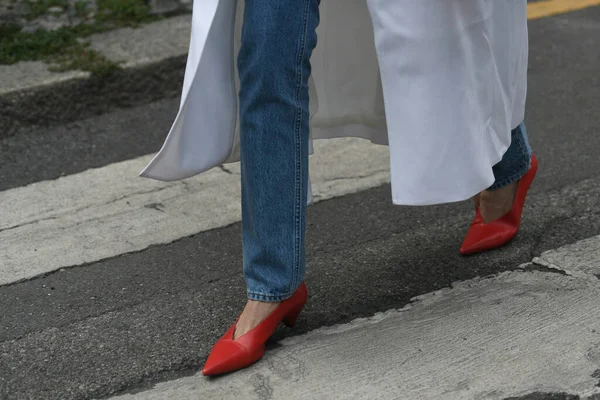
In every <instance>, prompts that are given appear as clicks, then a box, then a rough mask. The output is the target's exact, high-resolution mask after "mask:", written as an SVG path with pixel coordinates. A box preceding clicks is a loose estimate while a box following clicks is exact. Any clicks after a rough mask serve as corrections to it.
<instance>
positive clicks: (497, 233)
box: [460, 223, 517, 255]
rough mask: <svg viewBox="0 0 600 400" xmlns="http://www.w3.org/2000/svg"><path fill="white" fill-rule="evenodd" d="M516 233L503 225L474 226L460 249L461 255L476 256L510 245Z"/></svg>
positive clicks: (511, 228)
mask: <svg viewBox="0 0 600 400" xmlns="http://www.w3.org/2000/svg"><path fill="white" fill-rule="evenodd" d="M516 233H517V232H516V229H514V228H513V227H509V226H506V225H505V224H501V223H490V224H477V225H473V226H471V228H470V229H469V232H468V233H467V236H466V237H465V240H464V241H463V243H462V245H461V247H460V254H462V255H469V254H475V253H480V252H482V251H486V250H490V249H494V248H496V247H500V246H502V245H504V244H506V243H508V242H509V241H510V240H511V239H512V238H513V237H514V236H515V235H516Z"/></svg>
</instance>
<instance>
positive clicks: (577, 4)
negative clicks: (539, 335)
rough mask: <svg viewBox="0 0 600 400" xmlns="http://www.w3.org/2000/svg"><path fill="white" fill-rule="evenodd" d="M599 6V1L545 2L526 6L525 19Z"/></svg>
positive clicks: (560, 0) (563, 0) (552, 0)
mask: <svg viewBox="0 0 600 400" xmlns="http://www.w3.org/2000/svg"><path fill="white" fill-rule="evenodd" d="M598 5H600V0H547V1H538V2H535V3H529V4H527V19H538V18H544V17H550V16H552V15H558V14H564V13H568V12H571V11H577V10H582V9H584V8H588V7H593V6H598Z"/></svg>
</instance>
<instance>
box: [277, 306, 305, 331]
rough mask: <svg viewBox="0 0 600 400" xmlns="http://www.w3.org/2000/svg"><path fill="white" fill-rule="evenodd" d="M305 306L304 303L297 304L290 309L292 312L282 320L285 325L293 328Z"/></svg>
mask: <svg viewBox="0 0 600 400" xmlns="http://www.w3.org/2000/svg"><path fill="white" fill-rule="evenodd" d="M302 308H304V304H303V305H301V306H297V307H295V308H293V309H291V310H290V312H289V313H288V314H287V315H286V316H285V317H284V318H283V319H282V320H281V321H282V322H283V324H284V325H285V326H287V327H288V328H293V327H294V325H296V320H297V319H298V315H300V312H301V311H302Z"/></svg>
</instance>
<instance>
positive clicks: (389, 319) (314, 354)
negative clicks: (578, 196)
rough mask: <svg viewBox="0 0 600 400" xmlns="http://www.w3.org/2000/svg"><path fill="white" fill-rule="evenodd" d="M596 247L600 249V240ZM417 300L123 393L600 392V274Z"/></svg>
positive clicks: (533, 274)
mask: <svg viewBox="0 0 600 400" xmlns="http://www.w3.org/2000/svg"><path fill="white" fill-rule="evenodd" d="M595 246H596V247H595V251H598V250H599V249H600V246H599V243H598V241H596V244H595ZM572 256H573V255H572ZM575 258H576V257H571V259H575ZM414 301H415V302H414V303H413V305H412V306H409V307H407V308H405V309H403V310H391V311H388V312H386V313H382V314H377V315H375V316H374V317H372V318H368V319H361V320H356V321H353V322H351V323H349V324H346V325H341V326H337V327H333V328H323V329H319V330H316V331H313V332H311V333H308V334H306V335H303V336H299V337H293V338H289V339H287V340H284V341H282V342H281V344H282V347H280V348H278V349H277V350H272V351H270V352H268V353H267V355H266V356H265V358H264V359H263V360H262V361H260V362H259V363H257V364H255V365H254V366H252V367H250V368H249V369H246V370H243V371H239V372H236V373H234V374H230V375H228V376H225V377H222V378H220V379H217V380H209V379H206V378H204V377H202V376H200V375H196V376H193V377H187V378H183V379H179V380H175V381H171V382H165V383H160V384H157V385H156V386H155V387H154V388H153V389H152V390H149V391H147V392H142V393H138V394H135V395H124V396H120V397H117V398H115V399H120V400H142V399H143V400H159V399H179V400H185V399H222V400H229V399H231V400H237V399H247V400H252V399H288V400H300V399H370V400H371V399H411V400H412V399H432V400H433V399H435V400H440V399H452V400H460V399H469V400H470V399H478V400H480V399H505V398H507V397H513V396H523V395H526V394H529V393H533V392H554V393H557V392H564V393H570V394H576V395H580V396H582V398H585V397H586V396H590V395H593V394H596V393H600V388H599V387H597V386H596V385H597V384H598V381H599V380H600V378H598V376H597V375H598V373H597V372H596V371H598V370H599V369H600V281H599V280H597V279H595V278H591V277H589V276H587V277H586V278H585V279H583V278H576V277H571V276H565V275H560V274H555V273H547V272H539V271H533V270H529V271H528V270H523V271H516V272H507V273H503V274H500V275H498V276H496V277H493V278H487V279H475V280H471V281H466V282H461V283H457V284H455V285H454V286H453V287H452V288H451V289H445V290H442V291H438V292H436V293H431V294H428V295H424V296H420V297H418V298H416V299H414ZM592 375H594V376H592Z"/></svg>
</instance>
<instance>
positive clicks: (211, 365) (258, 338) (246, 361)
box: [202, 282, 308, 375]
mask: <svg viewBox="0 0 600 400" xmlns="http://www.w3.org/2000/svg"><path fill="white" fill-rule="evenodd" d="M307 297H308V291H307V289H306V284H305V283H304V282H302V284H300V286H299V287H298V289H296V291H295V292H294V294H293V295H292V297H290V298H289V299H286V300H284V301H282V302H281V303H279V305H278V306H277V308H275V310H273V311H272V312H271V314H269V315H268V316H267V318H265V319H264V320H263V321H262V322H261V323H260V324H258V325H257V326H256V327H255V328H253V329H251V330H250V331H248V332H247V333H245V334H243V335H242V336H240V337H239V338H237V339H235V340H234V339H233V334H234V332H235V326H236V325H237V322H238V320H239V318H238V320H236V321H235V323H234V324H233V325H232V326H231V327H230V328H229V330H227V332H225V334H224V335H223V337H221V339H219V340H218V341H217V343H215V345H214V347H213V349H212V351H211V352H210V354H209V355H208V359H207V360H206V363H205V364H204V368H203V369H202V374H203V375H221V374H225V373H228V372H233V371H237V370H239V369H242V368H246V367H248V366H250V365H251V364H253V363H255V362H256V361H258V360H260V359H261V358H262V356H263V355H264V354H265V343H266V342H267V340H269V338H270V337H271V336H272V335H273V333H274V332H275V330H276V329H277V327H278V326H279V324H280V323H281V322H283V323H284V324H285V325H287V326H289V327H292V326H294V324H295V323H296V319H297V318H298V315H299V314H300V312H301V311H302V308H303V307H304V305H305V304H306V299H307Z"/></svg>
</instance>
